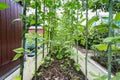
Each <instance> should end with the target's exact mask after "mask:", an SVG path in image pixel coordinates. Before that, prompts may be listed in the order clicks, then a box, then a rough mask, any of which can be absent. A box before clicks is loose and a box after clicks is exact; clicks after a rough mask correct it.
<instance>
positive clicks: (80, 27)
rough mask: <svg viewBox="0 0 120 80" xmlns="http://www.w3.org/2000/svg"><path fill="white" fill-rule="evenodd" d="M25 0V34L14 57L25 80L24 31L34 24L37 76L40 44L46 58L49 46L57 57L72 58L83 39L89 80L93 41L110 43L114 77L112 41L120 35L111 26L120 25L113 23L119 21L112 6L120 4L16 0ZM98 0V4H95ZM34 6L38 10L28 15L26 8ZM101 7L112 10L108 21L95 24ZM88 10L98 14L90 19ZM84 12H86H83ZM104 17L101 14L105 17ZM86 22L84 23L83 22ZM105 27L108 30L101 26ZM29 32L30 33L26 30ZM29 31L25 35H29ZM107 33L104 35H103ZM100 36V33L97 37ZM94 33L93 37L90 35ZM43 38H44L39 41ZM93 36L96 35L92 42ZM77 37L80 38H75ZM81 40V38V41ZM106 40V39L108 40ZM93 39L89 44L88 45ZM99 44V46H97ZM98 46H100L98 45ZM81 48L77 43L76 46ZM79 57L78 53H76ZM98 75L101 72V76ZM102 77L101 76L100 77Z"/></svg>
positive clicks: (88, 1)
mask: <svg viewBox="0 0 120 80" xmlns="http://www.w3.org/2000/svg"><path fill="white" fill-rule="evenodd" d="M16 1H22V4H23V14H21V16H22V22H23V35H22V47H21V48H18V49H15V50H14V51H15V52H16V53H17V54H16V56H15V57H14V60H17V59H18V58H20V75H21V80H23V68H24V53H25V51H26V49H25V42H26V38H27V37H25V34H26V33H27V32H28V29H29V27H30V26H33V25H34V26H35V33H34V37H32V38H34V40H33V42H35V49H34V51H35V69H34V70H35V73H34V75H35V77H34V80H37V62H38V61H37V53H38V44H43V58H44V53H45V48H46V47H47V53H49V54H51V55H52V56H55V57H56V58H57V59H63V58H66V57H67V58H70V59H73V55H74V54H76V53H73V52H74V51H73V47H74V46H75V45H76V43H77V45H78V44H79V43H80V44H82V45H84V47H85V48H86V55H85V76H86V80H87V75H88V70H87V69H88V68H87V67H88V66H87V65H88V49H91V48H92V45H96V44H100V43H104V44H106V45H107V46H108V47H107V48H106V49H107V51H108V65H109V66H108V80H110V79H111V61H112V58H111V56H112V50H111V49H112V47H111V45H112V42H117V41H118V42H119V38H120V37H112V28H119V26H117V25H114V24H113V20H115V21H119V19H120V18H119V17H118V16H119V15H120V13H119V12H118V11H119V10H118V9H115V8H114V7H113V4H112V3H114V4H119V3H117V0H116V1H113V2H112V0H104V1H103V0H95V1H94V0H82V1H79V0H68V1H66V0H35V1H34V0H16ZM96 3H98V5H96ZM118 7H119V6H118ZM30 8H31V9H33V10H35V12H34V13H32V14H30V15H26V11H29V10H30ZM98 9H100V10H102V11H104V12H109V16H108V17H107V18H108V23H107V24H106V23H100V24H99V25H94V23H95V22H97V21H99V20H101V18H100V17H99V15H98V14H97V10H98ZM89 10H92V11H93V12H96V15H95V16H93V17H92V18H91V19H89ZM113 11H114V12H115V16H116V17H115V19H113ZM84 12H85V16H84ZM103 18H104V17H102V19H103ZM84 22H85V24H84ZM39 25H40V26H42V28H43V34H42V37H38V33H37V29H38V26H39ZM101 28H104V29H105V30H102V29H101ZM27 34H28V33H27ZM27 34H26V35H27ZM103 34H107V35H105V36H104V37H103V36H102V38H106V37H107V36H108V38H106V39H104V41H103V42H102V40H100V39H101V35H103ZM96 36H99V37H96ZM91 37H92V38H91ZM39 38H41V39H42V41H40V42H39V41H38V39H39ZM90 39H91V40H93V39H96V40H98V41H96V40H94V42H93V43H92V44H91V42H90ZM76 41H77V42H76ZM79 41H80V42H79ZM106 42H107V43H106ZM89 43H90V45H89ZM95 47H96V46H95ZM97 47H98V46H97ZM77 49H78V46H77ZM77 58H79V57H78V54H77ZM98 77H99V76H98ZM100 78H101V77H100Z"/></svg>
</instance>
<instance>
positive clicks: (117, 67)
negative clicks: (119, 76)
mask: <svg viewBox="0 0 120 80" xmlns="http://www.w3.org/2000/svg"><path fill="white" fill-rule="evenodd" d="M91 58H92V59H93V60H94V61H96V62H97V63H99V64H100V65H101V66H103V67H105V68H106V69H107V68H108V57H107V56H92V57H91ZM112 58H113V60H112V73H113V74H115V73H116V72H120V64H119V63H118V62H117V61H115V58H114V56H113V57H112ZM119 58H120V56H119V57H118V59H119Z"/></svg>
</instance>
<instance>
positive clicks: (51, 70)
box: [37, 59, 85, 80]
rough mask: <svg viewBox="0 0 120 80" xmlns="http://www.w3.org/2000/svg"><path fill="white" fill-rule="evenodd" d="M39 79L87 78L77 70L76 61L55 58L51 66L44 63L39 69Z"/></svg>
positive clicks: (65, 79)
mask: <svg viewBox="0 0 120 80" xmlns="http://www.w3.org/2000/svg"><path fill="white" fill-rule="evenodd" d="M38 73H39V75H38V76H37V80H85V76H84V75H83V73H82V72H81V71H76V69H75V67H74V61H73V60H69V59H62V60H58V59H55V60H54V61H53V62H52V63H51V65H50V66H48V67H45V65H42V66H40V67H39V69H38Z"/></svg>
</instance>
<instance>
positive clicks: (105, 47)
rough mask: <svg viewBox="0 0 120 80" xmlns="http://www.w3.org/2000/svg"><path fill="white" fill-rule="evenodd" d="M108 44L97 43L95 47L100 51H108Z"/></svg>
mask: <svg viewBox="0 0 120 80" xmlns="http://www.w3.org/2000/svg"><path fill="white" fill-rule="evenodd" d="M107 47H108V45H107V44H99V45H95V48H96V49H97V50H99V51H106V50H107Z"/></svg>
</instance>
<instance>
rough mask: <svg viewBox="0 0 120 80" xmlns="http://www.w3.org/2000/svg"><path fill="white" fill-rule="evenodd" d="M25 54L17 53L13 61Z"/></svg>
mask: <svg viewBox="0 0 120 80" xmlns="http://www.w3.org/2000/svg"><path fill="white" fill-rule="evenodd" d="M22 55H23V54H16V55H15V56H14V58H13V61H15V60H17V59H19V58H20V57H21V56H22Z"/></svg>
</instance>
